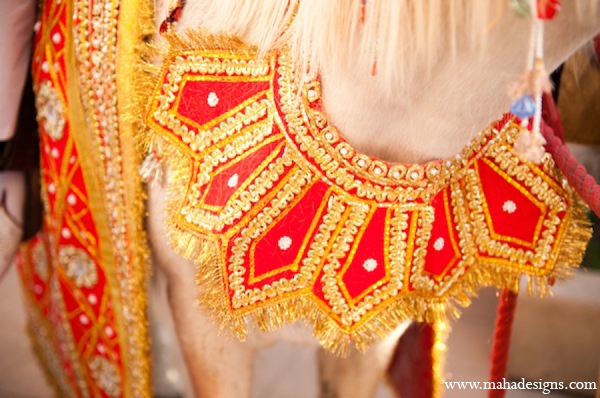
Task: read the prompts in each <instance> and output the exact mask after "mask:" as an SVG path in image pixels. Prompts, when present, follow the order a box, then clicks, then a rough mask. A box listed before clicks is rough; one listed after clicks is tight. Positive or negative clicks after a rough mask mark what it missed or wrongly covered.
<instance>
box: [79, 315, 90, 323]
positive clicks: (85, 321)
mask: <svg viewBox="0 0 600 398" xmlns="http://www.w3.org/2000/svg"><path fill="white" fill-rule="evenodd" d="M79 322H81V324H82V325H87V324H88V323H90V319H89V318H88V317H87V316H85V315H84V314H81V315H79Z"/></svg>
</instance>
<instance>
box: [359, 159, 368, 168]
mask: <svg viewBox="0 0 600 398" xmlns="http://www.w3.org/2000/svg"><path fill="white" fill-rule="evenodd" d="M356 164H358V167H365V166H366V165H367V162H366V161H365V160H364V159H358V162H356Z"/></svg>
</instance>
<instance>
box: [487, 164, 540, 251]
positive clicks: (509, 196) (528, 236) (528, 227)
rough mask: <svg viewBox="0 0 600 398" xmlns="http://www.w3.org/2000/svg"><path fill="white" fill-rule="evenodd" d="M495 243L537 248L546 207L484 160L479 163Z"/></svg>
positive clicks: (489, 225) (489, 223) (488, 220)
mask: <svg viewBox="0 0 600 398" xmlns="http://www.w3.org/2000/svg"><path fill="white" fill-rule="evenodd" d="M475 167H476V170H477V172H478V173H479V176H480V178H479V180H480V181H481V189H482V190H483V196H484V212H485V218H486V222H487V224H488V228H489V229H490V234H491V237H492V239H495V240H498V241H503V242H508V243H512V244H516V245H519V246H523V247H526V248H531V247H533V246H534V245H535V243H536V241H537V239H538V236H539V233H540V230H541V228H542V221H543V219H544V216H545V214H546V207H545V205H544V204H542V203H541V202H539V201H538V200H537V199H536V198H535V197H533V195H532V194H530V193H529V192H528V190H526V189H524V188H523V187H522V186H521V184H520V183H519V182H518V181H516V180H515V179H513V178H511V177H510V176H508V175H507V174H506V173H504V172H503V171H501V170H499V169H498V168H497V166H495V165H494V164H493V163H491V162H490V161H488V160H486V159H485V158H484V159H481V160H479V161H478V162H477V163H476V166H475ZM517 223H518V225H519V228H515V224H517Z"/></svg>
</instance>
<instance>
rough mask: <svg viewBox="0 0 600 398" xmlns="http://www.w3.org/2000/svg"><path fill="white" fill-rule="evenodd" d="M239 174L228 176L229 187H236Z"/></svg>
mask: <svg viewBox="0 0 600 398" xmlns="http://www.w3.org/2000/svg"><path fill="white" fill-rule="evenodd" d="M239 179H240V176H238V175H237V173H236V174H234V175H232V176H231V177H229V180H227V186H228V187H229V188H235V187H237V184H238V182H239Z"/></svg>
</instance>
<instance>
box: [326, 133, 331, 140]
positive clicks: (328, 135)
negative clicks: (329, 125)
mask: <svg viewBox="0 0 600 398" xmlns="http://www.w3.org/2000/svg"><path fill="white" fill-rule="evenodd" d="M325 139H326V140H327V141H331V140H333V134H332V133H325Z"/></svg>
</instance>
